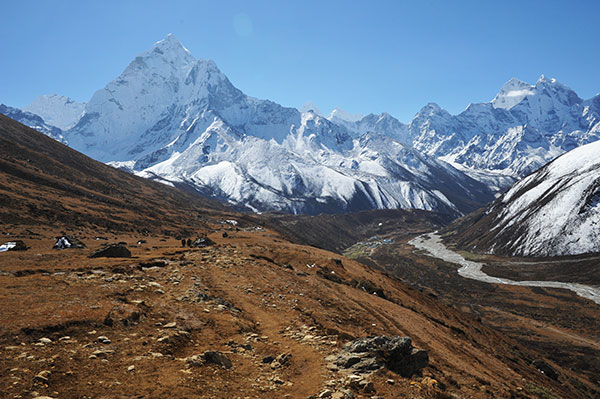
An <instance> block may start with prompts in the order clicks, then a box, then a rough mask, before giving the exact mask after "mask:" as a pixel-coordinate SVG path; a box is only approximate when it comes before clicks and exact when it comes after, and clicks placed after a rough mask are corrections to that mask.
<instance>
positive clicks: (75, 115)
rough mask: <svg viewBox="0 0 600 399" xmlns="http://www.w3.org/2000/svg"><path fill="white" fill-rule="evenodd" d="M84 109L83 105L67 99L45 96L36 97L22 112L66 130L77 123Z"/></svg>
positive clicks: (52, 95) (59, 96)
mask: <svg viewBox="0 0 600 399" xmlns="http://www.w3.org/2000/svg"><path fill="white" fill-rule="evenodd" d="M84 108H85V104H84V103H78V102H76V101H73V100H72V99H70V98H69V97H65V96H61V95H59V94H46V95H42V96H38V97H36V98H35V99H34V100H33V102H32V103H31V104H29V105H27V106H26V107H24V108H23V110H24V111H27V112H31V113H33V114H36V115H39V116H41V117H42V119H44V122H46V123H48V124H50V125H52V126H56V127H58V128H59V129H62V130H67V129H69V128H71V127H72V126H73V125H75V123H77V121H78V120H79V118H80V117H81V115H82V114H83V111H84Z"/></svg>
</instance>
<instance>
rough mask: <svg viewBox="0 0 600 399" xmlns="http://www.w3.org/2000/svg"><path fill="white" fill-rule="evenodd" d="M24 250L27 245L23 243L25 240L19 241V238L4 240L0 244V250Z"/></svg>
mask: <svg viewBox="0 0 600 399" xmlns="http://www.w3.org/2000/svg"><path fill="white" fill-rule="evenodd" d="M25 250H27V245H25V242H24V241H21V240H14V241H9V242H5V243H4V244H2V245H0V252H5V251H25Z"/></svg>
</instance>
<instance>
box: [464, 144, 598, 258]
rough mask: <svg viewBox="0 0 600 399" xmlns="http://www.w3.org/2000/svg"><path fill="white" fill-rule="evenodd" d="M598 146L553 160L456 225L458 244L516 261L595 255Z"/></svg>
mask: <svg viewBox="0 0 600 399" xmlns="http://www.w3.org/2000/svg"><path fill="white" fill-rule="evenodd" d="M598 154H600V141H597V142H594V143H591V144H587V145H584V146H581V147H578V148H576V149H574V150H571V151H569V152H568V153H566V154H564V155H562V156H560V157H558V158H557V159H555V160H554V161H552V162H550V163H549V164H547V165H546V166H544V167H542V168H541V169H539V170H538V171H537V172H535V173H533V174H531V175H529V176H527V177H526V178H524V179H522V180H520V181H519V182H518V183H516V184H515V185H513V186H512V187H511V188H510V190H508V191H507V192H506V193H505V194H504V195H503V196H502V197H500V198H499V199H498V200H496V201H495V202H494V203H493V204H492V205H491V206H490V207H489V208H488V209H487V210H486V211H485V212H483V213H482V214H481V215H470V216H467V217H466V218H467V220H465V221H463V222H462V223H460V224H461V225H462V226H463V227H464V228H461V227H460V226H459V228H458V230H460V231H461V232H460V233H459V234H458V237H459V241H460V244H461V245H462V246H465V247H469V248H474V249H476V250H478V251H487V252H490V253H497V254H502V255H517V256H555V255H577V254H583V253H591V252H600V156H598Z"/></svg>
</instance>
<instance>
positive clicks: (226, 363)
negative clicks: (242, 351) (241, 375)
mask: <svg viewBox="0 0 600 399" xmlns="http://www.w3.org/2000/svg"><path fill="white" fill-rule="evenodd" d="M202 358H203V359H204V362H205V363H207V364H209V363H210V364H216V365H217V366H221V367H223V368H226V369H230V368H231V367H232V364H231V360H229V358H228V357H227V356H226V355H225V354H224V353H222V352H219V351H207V352H204V354H203V355H202Z"/></svg>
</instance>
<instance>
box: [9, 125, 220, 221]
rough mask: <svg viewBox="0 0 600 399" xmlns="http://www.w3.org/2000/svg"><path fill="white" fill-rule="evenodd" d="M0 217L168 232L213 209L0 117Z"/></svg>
mask: <svg viewBox="0 0 600 399" xmlns="http://www.w3.org/2000/svg"><path fill="white" fill-rule="evenodd" d="M0 179H1V180H2V182H3V184H2V185H1V186H0V219H1V220H2V223H3V224H9V223H20V224H22V223H25V224H39V223H45V224H51V225H54V226H60V225H70V226H75V225H77V226H80V227H82V226H87V227H90V226H98V227H104V228H109V229H111V230H113V231H138V232H140V231H155V232H159V231H168V230H171V231H175V230H178V229H185V228H186V225H188V224H189V223H191V221H195V222H196V223H198V224H202V222H201V219H202V217H203V215H207V214H211V213H215V212H220V211H226V208H225V207H223V206H222V205H221V204H220V203H218V202H216V201H211V200H208V199H205V198H202V197H200V196H198V195H195V194H188V193H185V192H183V191H181V190H177V189H174V188H172V187H168V186H166V185H164V184H159V183H156V182H152V181H149V180H147V179H142V178H140V177H137V176H134V175H132V174H130V173H126V172H123V171H119V170H116V169H114V168H111V167H110V166H107V165H104V164H102V163H100V162H97V161H94V160H93V159H90V158H88V157H86V156H85V155H83V154H80V153H78V152H77V151H75V150H73V149H71V148H69V147H67V146H65V145H63V144H61V143H58V142H56V141H55V140H52V139H50V138H49V137H46V136H44V135H43V134H41V133H39V132H37V131H35V130H33V129H30V128H28V127H26V126H24V125H22V124H20V123H17V122H16V121H14V120H12V119H10V118H8V117H6V116H4V115H0Z"/></svg>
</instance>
